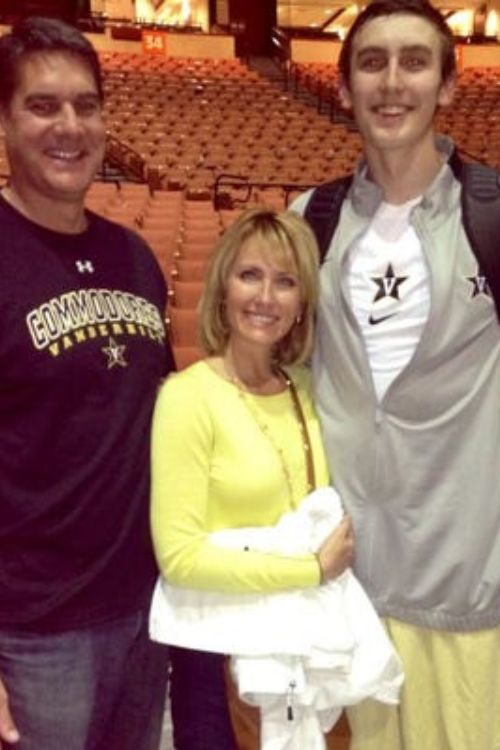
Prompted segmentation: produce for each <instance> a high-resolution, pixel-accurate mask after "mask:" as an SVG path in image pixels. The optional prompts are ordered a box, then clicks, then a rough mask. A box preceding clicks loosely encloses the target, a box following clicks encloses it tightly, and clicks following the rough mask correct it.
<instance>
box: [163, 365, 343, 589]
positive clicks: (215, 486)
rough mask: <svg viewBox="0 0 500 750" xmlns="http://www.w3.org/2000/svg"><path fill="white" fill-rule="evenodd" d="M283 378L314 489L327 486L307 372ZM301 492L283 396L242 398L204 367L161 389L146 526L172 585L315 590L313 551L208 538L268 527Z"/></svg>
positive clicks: (297, 451) (297, 448) (302, 477)
mask: <svg viewBox="0 0 500 750" xmlns="http://www.w3.org/2000/svg"><path fill="white" fill-rule="evenodd" d="M289 374H290V376H291V377H292V378H293V381H294V383H295V386H296V388H297V391H298V394H299V398H300V401H301V404H302V408H303V411H304V414H305V418H306V421H307V427H308V432H309V437H310V440H311V444H312V449H313V457H314V467H315V473H316V485H317V486H318V487H320V486H325V485H327V484H328V470H327V466H326V460H325V455H324V452H323V446H322V442H321V436H320V428H319V424H318V420H317V417H316V414H315V411H314V407H313V404H312V400H311V396H310V389H309V374H308V372H307V371H306V370H305V369H303V368H292V369H291V370H290V371H289ZM263 427H265V429H268V430H269V431H270V434H271V435H272V439H270V438H269V436H268V435H267V434H266V433H265V430H264V429H263ZM280 453H281V456H280ZM283 462H284V463H285V465H286V468H287V472H288V474H289V476H290V479H291V482H292V486H293V500H292V501H291V498H290V489H289V482H287V480H286V475H285V471H284V466H283ZM306 492H307V474H306V466H305V460H304V450H303V443H302V436H301V432H300V427H299V424H298V422H297V417H296V415H295V412H294V409H293V406H292V400H291V396H290V393H289V392H288V391H285V392H283V393H280V394H277V395H274V396H253V395H250V394H245V395H242V394H241V392H240V391H239V389H238V388H237V387H236V386H235V385H233V384H232V383H229V382H227V381H226V380H224V379H223V378H222V377H220V376H219V375H218V374H216V373H215V372H214V371H213V370H212V368H211V367H210V366H209V365H208V364H207V363H206V362H197V363H196V364H194V365H192V366H191V367H189V368H187V369H186V370H183V371H182V372H180V373H177V374H173V375H171V376H170V377H169V378H168V380H167V381H166V382H165V383H164V384H163V386H162V388H161V389H160V393H159V395H158V400H157V404H156V409H155V414H154V419H153V443H152V508H151V521H152V531H153V540H154V545H155V550H156V556H157V559H158V563H159V566H160V569H161V572H162V574H163V575H164V576H165V578H166V579H167V580H168V581H169V582H170V583H171V584H173V585H176V586H185V587H189V588H198V589H205V590H212V591H228V592H240V593H241V592H263V591H267V592H268V591H279V590H286V589H293V588H299V587H307V586H316V585H318V583H319V577H320V574H319V566H318V563H317V561H316V559H315V558H314V556H312V555H306V556H301V557H282V556H278V555H274V554H264V553H259V552H253V551H239V550H228V549H222V548H220V547H217V546H215V545H213V544H211V543H210V541H209V540H208V538H207V537H208V534H210V532H212V531H215V530H217V529H225V528H236V527H242V526H270V525H273V524H275V523H276V522H277V520H278V519H279V518H280V517H281V516H282V515H283V513H285V512H287V511H288V510H291V509H292V508H296V507H297V505H298V504H299V503H300V501H301V500H302V498H303V497H304V495H305V494H306Z"/></svg>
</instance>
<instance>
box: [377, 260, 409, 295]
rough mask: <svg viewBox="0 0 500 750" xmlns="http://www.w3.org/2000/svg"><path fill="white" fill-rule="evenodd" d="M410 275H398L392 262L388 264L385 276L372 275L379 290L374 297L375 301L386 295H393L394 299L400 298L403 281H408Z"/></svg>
mask: <svg viewBox="0 0 500 750" xmlns="http://www.w3.org/2000/svg"><path fill="white" fill-rule="evenodd" d="M407 278H408V276H396V275H395V273H394V269H393V267H392V263H389V265H388V266H387V269H386V272H385V274H384V276H372V277H371V279H372V281H373V282H374V283H375V284H376V285H377V287H378V290H377V293H376V295H375V297H374V298H373V301H374V302H378V301H379V300H381V299H384V298H385V297H392V298H393V299H397V300H399V299H400V297H399V287H400V286H401V284H403V282H405V281H406V279H407Z"/></svg>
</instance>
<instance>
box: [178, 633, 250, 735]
mask: <svg viewBox="0 0 500 750" xmlns="http://www.w3.org/2000/svg"><path fill="white" fill-rule="evenodd" d="M170 663H171V668H172V672H171V682H170V700H171V709H172V723H173V729H174V745H175V750H236V743H235V740H234V736H233V730H232V727H231V720H230V718H229V709H228V704H227V697H226V685H225V681H224V657H223V656H222V655H221V654H212V653H208V652H205V651H194V650H191V649H186V648H176V647H174V646H172V647H171V648H170Z"/></svg>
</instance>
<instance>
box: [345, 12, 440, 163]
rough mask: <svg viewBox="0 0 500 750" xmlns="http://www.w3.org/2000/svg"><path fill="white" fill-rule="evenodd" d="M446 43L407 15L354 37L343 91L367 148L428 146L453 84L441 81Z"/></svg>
mask: <svg viewBox="0 0 500 750" xmlns="http://www.w3.org/2000/svg"><path fill="white" fill-rule="evenodd" d="M441 57H442V40H441V37H440V35H439V32H438V31H437V29H436V28H435V27H434V26H433V25H432V23H431V22H430V21H428V20H427V19H425V18H420V17H419V16H415V15H411V14H408V13H397V14H394V15H390V16H380V17H377V18H374V19H373V20H370V21H367V22H366V24H365V25H364V26H362V27H361V28H360V29H359V31H358V33H357V34H356V35H355V37H354V39H353V45H352V55H351V61H350V82H349V85H348V86H347V85H346V84H343V85H342V87H341V92H340V93H341V98H342V101H343V104H344V106H346V107H348V108H352V110H353V113H354V117H355V119H356V122H357V124H358V127H359V129H360V132H361V135H362V137H363V140H364V143H365V150H366V152H367V154H368V156H369V155H370V151H371V152H372V153H373V152H378V153H379V154H381V153H383V152H386V151H394V150H397V149H403V150H404V149H410V150H412V151H414V150H415V149H417V150H418V149H419V148H420V147H422V148H425V147H427V146H428V145H429V142H430V141H432V140H433V138H434V129H433V118H434V113H435V111H436V108H437V107H438V106H446V105H448V104H450V103H451V100H452V96H453V86H454V81H453V79H450V80H448V81H443V80H442V73H441Z"/></svg>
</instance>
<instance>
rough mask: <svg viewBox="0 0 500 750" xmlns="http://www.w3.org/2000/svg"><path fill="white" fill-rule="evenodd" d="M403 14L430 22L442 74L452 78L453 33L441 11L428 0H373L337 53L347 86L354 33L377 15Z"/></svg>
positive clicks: (443, 77) (446, 77)
mask: <svg viewBox="0 0 500 750" xmlns="http://www.w3.org/2000/svg"><path fill="white" fill-rule="evenodd" d="M396 13H405V14H407V15H410V16H418V17H419V18H425V19H426V20H427V21H429V22H430V23H431V24H432V25H433V26H434V28H435V29H436V31H437V32H438V34H439V36H440V37H441V77H442V80H443V81H446V80H448V79H449V78H451V77H452V76H453V75H454V74H455V71H456V59H455V42H454V39H453V33H452V31H451V29H450V27H449V26H448V24H447V23H446V21H445V19H444V18H443V16H442V15H441V13H440V11H439V10H438V9H437V8H435V7H434V6H433V5H431V3H430V2H428V0H372V2H371V3H369V5H367V6H366V8H365V9H364V10H363V11H361V13H360V14H359V16H358V17H357V18H356V20H355V21H354V23H353V24H352V26H351V28H350V29H349V31H348V33H347V36H346V38H345V40H344V43H343V45H342V49H341V50H340V55H339V70H340V75H341V77H342V79H343V81H344V83H345V85H346V86H347V87H348V88H349V84H350V77H351V59H352V46H353V41H354V38H355V36H356V34H357V33H358V32H359V30H360V29H361V28H362V27H363V26H364V25H365V24H366V23H368V21H371V20H372V19H374V18H380V16H393V15H395V14H396Z"/></svg>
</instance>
